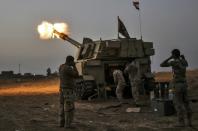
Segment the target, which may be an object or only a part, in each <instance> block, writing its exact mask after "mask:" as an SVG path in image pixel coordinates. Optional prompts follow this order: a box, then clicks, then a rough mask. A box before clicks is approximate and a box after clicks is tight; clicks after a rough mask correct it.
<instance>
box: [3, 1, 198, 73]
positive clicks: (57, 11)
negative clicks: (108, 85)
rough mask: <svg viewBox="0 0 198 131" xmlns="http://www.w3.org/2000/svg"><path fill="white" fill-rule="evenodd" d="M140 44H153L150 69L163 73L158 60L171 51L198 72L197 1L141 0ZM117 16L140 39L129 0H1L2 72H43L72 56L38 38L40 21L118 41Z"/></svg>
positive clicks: (61, 45) (58, 43)
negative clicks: (66, 25) (19, 67)
mask: <svg viewBox="0 0 198 131" xmlns="http://www.w3.org/2000/svg"><path fill="white" fill-rule="evenodd" d="M140 2H141V3H140V4H141V5H140V8H141V18H142V33H143V40H144V41H152V42H153V43H154V47H155V49H156V55H155V56H153V57H152V70H153V71H160V70H163V69H162V68H160V67H159V64H160V62H161V61H162V60H163V59H165V58H166V57H168V56H169V55H170V51H171V50H172V49H173V48H179V49H181V52H182V53H183V54H184V55H185V56H186V58H187V59H188V61H189V65H190V67H189V68H191V69H192V68H197V67H198V60H197V54H196V53H197V52H198V43H197V37H198V14H197V12H198V8H197V6H198V1H197V0H140ZM117 16H120V18H121V19H122V21H123V22H124V23H125V25H126V28H127V30H128V32H129V33H130V36H131V37H136V38H140V33H139V23H138V22H139V21H138V11H137V10H136V9H135V8H134V7H133V5H132V1H131V0H42V1H40V0H34V1H33V0H1V1H0V17H1V20H0V71H3V70H14V71H15V72H16V73H18V65H19V64H21V70H22V73H24V72H31V73H36V74H45V72H46V68H47V67H51V68H52V71H55V70H57V68H58V66H59V65H60V64H61V63H63V62H64V61H65V57H66V56H67V55H68V54H72V55H74V54H75V52H76V50H75V47H73V46H72V45H70V44H69V43H67V42H64V41H62V40H45V41H44V40H41V39H39V35H38V33H37V30H36V29H37V25H38V24H40V23H41V22H42V21H43V20H47V21H49V22H52V23H53V22H66V23H68V24H69V27H70V32H71V37H72V38H74V39H76V40H78V41H79V42H82V39H83V37H90V38H92V39H94V40H97V39H100V38H102V39H112V38H116V37H117Z"/></svg>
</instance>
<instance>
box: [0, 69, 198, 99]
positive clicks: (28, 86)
mask: <svg viewBox="0 0 198 131" xmlns="http://www.w3.org/2000/svg"><path fill="white" fill-rule="evenodd" d="M171 79H172V74H171V72H158V73H156V74H155V80H156V81H159V82H163V81H170V80H171ZM187 79H188V83H189V86H190V89H196V90H198V82H197V80H198V70H189V71H188V72H187ZM0 83H3V81H1V80H0ZM5 83H6V84H0V95H1V96H9V95H39V94H56V93H58V91H59V80H58V79H52V80H42V81H33V80H31V81H28V82H23V83H15V82H11V81H9V80H6V81H5ZM8 83H9V84H8Z"/></svg>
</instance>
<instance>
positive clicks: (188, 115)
mask: <svg viewBox="0 0 198 131" xmlns="http://www.w3.org/2000/svg"><path fill="white" fill-rule="evenodd" d="M187 124H188V126H189V127H192V114H191V113H188V114H187Z"/></svg>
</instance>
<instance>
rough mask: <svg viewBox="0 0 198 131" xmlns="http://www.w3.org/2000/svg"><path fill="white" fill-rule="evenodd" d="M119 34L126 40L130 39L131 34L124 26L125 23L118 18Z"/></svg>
mask: <svg viewBox="0 0 198 131" xmlns="http://www.w3.org/2000/svg"><path fill="white" fill-rule="evenodd" d="M118 33H120V34H122V35H123V36H124V37H126V38H130V36H129V33H128V32H127V29H126V27H125V25H124V23H123V22H122V21H121V20H120V18H119V16H118Z"/></svg>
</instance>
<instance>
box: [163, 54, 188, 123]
mask: <svg viewBox="0 0 198 131" xmlns="http://www.w3.org/2000/svg"><path fill="white" fill-rule="evenodd" d="M161 66H162V67H170V66H171V67H172V71H173V80H172V83H171V86H172V88H173V89H174V98H173V101H174V104H175V108H176V111H177V115H178V122H179V124H180V125H181V126H183V125H185V124H184V123H185V122H184V113H185V111H184V108H185V110H186V112H187V119H188V125H190V126H191V117H192V110H191V108H190V105H189V100H188V95H187V87H188V85H187V82H186V67H187V66H188V63H187V61H186V60H185V59H182V58H178V59H173V60H172V61H169V62H163V64H161Z"/></svg>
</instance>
